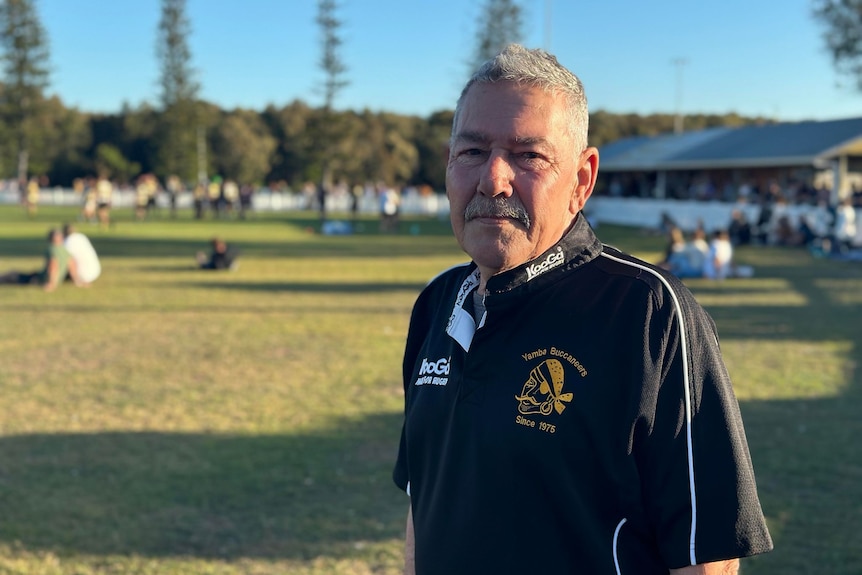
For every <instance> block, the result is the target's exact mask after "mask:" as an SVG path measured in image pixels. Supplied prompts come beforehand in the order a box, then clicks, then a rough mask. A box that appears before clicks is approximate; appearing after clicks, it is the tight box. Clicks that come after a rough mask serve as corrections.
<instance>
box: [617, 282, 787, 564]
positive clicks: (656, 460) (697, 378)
mask: <svg viewBox="0 0 862 575" xmlns="http://www.w3.org/2000/svg"><path fill="white" fill-rule="evenodd" d="M681 289H684V288H681ZM647 307H648V308H649V309H647V312H646V314H645V319H644V330H643V333H644V339H643V346H644V347H643V358H644V362H643V365H644V370H643V384H642V388H641V391H640V393H641V396H640V413H639V415H638V421H639V423H638V424H637V425H636V431H635V434H634V438H633V439H634V441H633V452H634V456H635V460H636V462H637V465H638V470H639V474H640V476H641V492H642V494H643V500H644V505H645V508H646V512H647V516H648V520H649V521H650V522H651V524H652V528H653V530H654V532H655V533H656V535H657V542H658V547H659V550H660V553H661V554H662V557H663V559H664V561H665V563H666V565H667V566H668V567H669V568H672V569H676V568H680V567H684V566H686V565H693V564H697V563H707V562H710V561H719V560H723V559H729V558H734V557H745V556H748V555H754V554H757V553H762V552H766V551H769V550H771V549H772V541H771V539H770V536H769V532H768V530H767V528H766V523H765V520H764V517H763V513H762V511H761V506H760V501H759V499H758V496H757V488H756V484H755V480H754V471H753V468H752V463H751V458H750V456H749V451H748V445H747V442H746V438H745V431H744V428H743V424H742V419H741V416H740V412H739V405H738V403H737V400H736V397H735V395H734V393H733V388H732V385H731V381H730V377H729V376H728V373H727V370H726V368H725V365H724V362H723V360H722V358H721V351H720V348H719V343H718V338H717V334H716V330H715V324H714V323H713V321H712V318H710V317H709V315H708V314H707V313H706V311H704V310H703V308H702V307H700V305H698V304H697V303H696V302H695V301H694V298H693V296H692V295H691V294H690V293H688V292H686V291H680V292H676V293H675V292H672V291H671V292H669V293H666V294H654V297H653V299H652V301H651V302H650V304H649V305H648V306H647Z"/></svg>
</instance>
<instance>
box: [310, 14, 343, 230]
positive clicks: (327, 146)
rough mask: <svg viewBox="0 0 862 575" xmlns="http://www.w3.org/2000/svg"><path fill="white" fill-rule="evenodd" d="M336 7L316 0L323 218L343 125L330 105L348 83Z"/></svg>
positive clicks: (319, 185)
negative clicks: (320, 71) (319, 74)
mask: <svg viewBox="0 0 862 575" xmlns="http://www.w3.org/2000/svg"><path fill="white" fill-rule="evenodd" d="M338 7H339V6H338V2H336V0H318V1H317V25H318V26H319V27H320V33H321V38H322V40H321V56H320V60H319V64H320V68H321V70H323V74H324V80H323V109H322V110H321V114H320V116H319V119H320V122H319V125H318V126H317V129H316V131H315V133H316V136H317V137H318V138H319V143H318V145H317V146H316V148H317V150H318V164H319V166H320V182H319V184H318V208H319V209H320V214H321V218H323V217H325V203H326V193H327V190H328V189H329V188H330V187H331V185H332V180H333V171H335V170H336V169H337V167H338V164H339V163H340V162H339V161H338V157H337V151H336V150H337V148H338V143H339V141H340V139H341V137H342V127H341V125H340V124H339V122H338V119H339V116H338V115H337V114H335V113H333V110H332V107H333V104H334V102H335V98H336V96H337V95H338V93H339V92H341V90H343V89H344V87H345V86H347V85H348V84H349V82H348V81H347V80H346V79H345V74H346V72H347V66H346V64H345V63H344V60H343V59H342V57H341V45H342V39H341V34H340V32H341V26H342V22H341V20H340V19H339V18H338V17H337V15H336V13H337V11H338Z"/></svg>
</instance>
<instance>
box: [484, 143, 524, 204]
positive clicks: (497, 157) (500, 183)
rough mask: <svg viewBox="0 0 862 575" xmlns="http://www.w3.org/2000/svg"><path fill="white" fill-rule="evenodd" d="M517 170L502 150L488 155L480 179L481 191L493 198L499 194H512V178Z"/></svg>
mask: <svg viewBox="0 0 862 575" xmlns="http://www.w3.org/2000/svg"><path fill="white" fill-rule="evenodd" d="M514 178H515V171H514V170H513V169H512V165H511V164H510V163H509V159H508V157H507V156H506V155H505V154H504V153H501V152H494V153H492V154H491V155H490V156H489V157H488V161H487V162H486V164H485V168H484V169H483V170H482V176H481V177H480V179H479V192H480V193H482V194H484V195H486V196H488V197H489V198H493V197H495V196H499V195H505V196H511V195H512V191H513V190H512V180H513V179H514Z"/></svg>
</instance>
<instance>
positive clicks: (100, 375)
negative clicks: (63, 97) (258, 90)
mask: <svg viewBox="0 0 862 575" xmlns="http://www.w3.org/2000/svg"><path fill="white" fill-rule="evenodd" d="M115 217H116V219H117V224H116V225H115V226H114V227H112V228H110V229H105V230H101V229H99V228H98V227H97V226H96V225H91V224H87V223H83V224H80V226H79V227H80V229H81V230H82V231H84V232H85V233H87V234H88V235H89V236H90V237H91V239H92V241H93V243H94V244H95V246H96V248H97V250H98V251H99V252H100V254H101V255H102V259H103V266H104V275H103V277H102V278H100V279H99V280H98V282H97V283H96V284H95V285H94V286H93V287H91V288H89V289H76V288H73V287H70V286H64V287H63V288H61V289H60V290H58V291H57V292H55V293H50V294H48V293H44V292H42V291H40V290H38V289H30V288H21V287H17V286H16V287H10V286H0V573H16V574H26V575H31V574H40V575H42V574H44V575H55V574H57V575H60V574H62V575H71V574H121V573H123V574H125V573H135V574H137V573H153V574H155V573H159V574H163V573H167V574H169V575H170V574H180V573H183V574H185V573H189V574H193V573H194V574H197V573H212V574H231V575H233V574H240V573H242V574H245V573H252V574H276V573H279V574H281V573H296V574H323V573H334V574H351V575H355V574H370V573H374V574H395V573H398V572H399V570H400V564H401V561H402V559H401V534H402V531H403V525H404V517H405V513H406V506H407V501H406V498H405V496H404V495H403V494H402V493H400V492H399V491H398V490H397V489H396V488H395V487H394V485H393V484H392V482H391V479H390V472H391V468H392V464H393V460H394V456H395V452H396V446H397V439H398V434H399V432H400V418H401V413H400V410H401V407H402V392H401V383H400V381H399V371H400V355H401V352H402V349H403V341H404V335H405V331H406V328H407V322H408V319H409V313H410V307H411V305H412V303H413V300H414V298H415V297H416V295H417V293H418V291H419V290H420V289H421V287H422V286H423V285H424V283H425V282H426V281H427V280H428V279H430V278H431V277H433V276H434V275H435V274H436V273H437V272H439V271H440V270H442V269H444V268H445V267H448V266H450V265H452V264H454V263H457V262H460V261H463V260H464V256H463V254H461V252H460V251H459V249H458V248H457V245H456V244H455V242H454V240H453V239H452V238H451V236H450V234H449V231H448V225H447V223H446V222H441V221H438V220H434V219H425V218H422V219H416V220H410V221H405V222H402V226H401V229H402V233H399V234H392V235H381V234H379V233H377V222H376V221H374V220H372V219H365V220H362V221H361V222H360V226H361V230H360V233H358V234H356V235H352V236H322V235H320V234H317V233H314V231H315V230H316V229H317V228H318V224H317V221H316V219H315V215H314V214H310V213H309V214H304V213H290V214H268V215H258V216H257V217H255V218H254V219H251V220H248V221H245V222H239V221H212V220H207V221H203V222H196V221H191V220H190V218H189V214H187V213H183V214H181V218H180V219H179V220H177V221H171V220H169V219H166V218H164V219H158V218H157V219H154V220H152V221H147V222H140V223H138V222H134V221H132V218H131V214H130V213H123V212H120V213H118V214H116V215H115ZM74 218H75V210H70V209H61V208H54V209H49V208H44V209H42V210H41V211H40V213H39V215H38V218H37V219H36V220H34V221H29V220H27V219H26V218H24V217H23V211H22V210H21V208H20V207H17V206H4V207H0V273H2V272H3V271H5V270H8V269H10V268H20V269H24V270H29V269H36V268H38V267H39V266H40V264H41V261H40V257H41V253H42V251H43V249H44V236H45V233H46V231H47V229H48V227H49V226H52V225H58V224H60V223H62V221H64V220H67V219H74ZM599 234H600V236H601V237H602V238H603V239H604V240H605V241H607V242H609V243H613V244H615V245H617V246H618V247H621V248H623V249H625V250H627V251H631V252H633V253H636V254H637V255H640V256H642V257H644V258H646V259H650V260H653V261H654V260H656V259H657V258H658V257H659V254H660V251H661V249H662V247H663V239H662V238H661V237H659V236H656V235H653V234H648V233H644V232H641V231H638V230H630V229H624V228H617V227H611V226H603V227H600V228H599ZM213 235H222V236H224V237H226V238H227V239H228V240H229V241H233V242H235V243H236V244H237V245H238V246H239V247H240V249H241V250H242V254H243V255H242V257H241V260H240V261H241V264H240V268H239V270H238V271H236V272H225V273H217V272H202V271H197V270H195V269H194V267H193V255H194V252H195V251H197V250H201V249H206V247H207V246H206V242H207V240H208V239H209V238H210V237H212V236H213ZM738 259H739V260H740V261H742V262H744V263H748V264H750V265H753V266H754V267H755V269H756V274H755V276H754V277H753V278H750V279H745V280H731V281H726V282H723V283H713V282H709V281H705V280H692V281H690V282H688V283H689V285H690V286H691V288H692V289H693V291H694V292H695V293H696V294H697V296H698V298H699V299H700V301H701V302H702V303H703V304H704V305H705V306H706V308H707V309H708V310H709V311H710V313H712V315H713V317H714V318H715V319H716V321H717V323H718V326H719V330H720V333H721V335H722V347H723V349H724V351H725V354H726V360H727V364H728V367H729V369H730V371H731V375H732V376H733V378H734V381H735V385H736V391H737V395H738V396H739V398H740V402H741V405H742V410H743V416H744V418H745V421H746V429H747V432H748V438H749V441H750V445H751V450H752V457H753V459H754V464H755V469H756V472H757V477H758V483H759V486H760V493H761V498H762V501H763V505H764V508H765V510H766V513H767V516H768V520H769V523H770V527H771V529H772V533H773V536H774V538H775V542H776V551H775V552H773V553H772V554H769V555H765V556H763V557H758V558H755V559H752V560H749V561H748V562H746V563H745V568H744V572H745V575H763V574H779V573H780V574H785V573H793V574H809V573H810V574H817V575H820V574H826V573H829V574H837V575H842V574H843V575H850V574H859V573H862V442H860V440H859V437H862V415H860V408H862V376H861V375H860V371H859V369H858V366H859V365H860V361H862V350H860V342H862V338H860V335H862V313H860V310H862V265H860V264H847V263H838V262H832V261H826V260H818V259H812V258H811V257H809V256H808V254H807V253H805V252H804V251H798V250H783V249H774V248H748V249H745V250H741V251H740V253H739V254H738Z"/></svg>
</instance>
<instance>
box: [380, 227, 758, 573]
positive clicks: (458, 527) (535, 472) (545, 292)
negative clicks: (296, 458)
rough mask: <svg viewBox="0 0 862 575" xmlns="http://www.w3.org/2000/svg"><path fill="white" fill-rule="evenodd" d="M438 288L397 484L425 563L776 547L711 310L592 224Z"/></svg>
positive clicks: (603, 559) (713, 554)
mask: <svg viewBox="0 0 862 575" xmlns="http://www.w3.org/2000/svg"><path fill="white" fill-rule="evenodd" d="M476 285H478V272H477V269H476V266H475V265H474V264H468V265H465V266H460V267H457V268H453V269H451V270H449V271H447V272H445V273H443V274H441V275H440V276H439V277H437V278H436V279H435V280H434V281H432V282H431V284H429V285H428V286H427V287H426V289H425V290H424V291H423V292H422V294H421V295H420V296H419V298H418V300H417V302H416V305H415V307H414V310H413V315H412V318H411V324H410V331H409V334H408V339H407V346H406V351H405V356H404V364H403V377H404V389H405V424H404V429H403V431H402V437H401V446H400V450H399V454H398V462H397V464H396V467H395V472H394V479H395V482H396V484H397V485H399V486H400V487H401V488H402V489H405V490H407V491H408V493H409V494H410V497H411V505H412V507H413V521H414V532H415V541H416V572H417V574H418V575H428V574H437V573H440V574H444V573H445V574H447V575H457V574H459V573H464V574H467V573H471V574H472V573H542V574H543V575H554V574H557V573H559V574H563V573H565V574H571V573H588V574H590V575H601V574H604V573H607V574H626V573H629V574H633V573H637V574H639V575H644V574H652V573H664V574H666V573H667V570H668V568H679V567H683V566H685V565H689V564H694V563H704V562H709V561H716V560H720V559H727V558H730V557H742V556H746V555H751V554H755V553H760V552H763V551H767V550H769V549H771V545H772V543H771V540H770V538H769V534H768V531H767V529H766V526H765V522H764V519H763V515H762V512H761V509H760V504H759V502H758V498H757V493H756V488H755V483H754V476H753V471H752V467H751V462H750V459H749V455H748V448H747V445H746V443H745V436H744V432H743V428H742V422H741V419H740V416H739V410H738V405H737V402H736V399H735V397H734V395H733V391H732V388H731V383H730V379H729V377H728V375H727V372H726V370H725V368H724V365H723V363H722V360H721V355H720V351H719V347H718V340H717V336H716V332H715V326H714V324H713V322H712V319H711V318H710V317H709V316H708V315H707V314H706V312H705V311H704V310H703V309H702V308H701V307H700V306H699V305H698V304H697V303H696V301H695V300H694V297H693V296H692V295H691V293H690V292H689V291H688V290H687V289H686V288H685V287H684V286H683V285H682V283H680V282H679V281H678V280H676V279H675V278H673V277H672V276H670V275H669V274H666V273H664V272H662V271H660V270H658V269H656V268H655V267H654V266H651V265H649V264H647V263H645V262H642V261H639V260H637V259H635V258H632V257H631V256H628V255H625V254H623V253H621V252H619V251H617V250H614V249H612V248H609V247H607V246H603V245H602V244H601V243H600V242H599V241H598V239H597V238H596V236H595V234H594V233H593V231H592V229H591V228H590V226H589V224H588V223H587V222H586V219H585V218H583V217H579V218H578V219H577V220H576V222H575V224H574V225H573V227H572V229H571V230H570V232H569V233H568V234H567V235H566V236H565V237H564V238H563V239H562V240H561V241H560V242H559V243H558V244H556V245H555V246H553V247H551V248H550V249H549V250H548V251H547V252H545V253H544V254H542V255H540V256H539V257H538V258H536V259H535V260H532V261H530V262H527V263H526V264H524V265H522V266H519V267H517V268H515V269H512V270H509V271H507V272H504V273H501V274H498V275H496V276H493V277H492V278H490V279H489V280H488V282H487V285H486V289H487V295H486V297H485V298H484V304H485V308H486V311H485V313H484V314H483V315H482V317H475V315H476V314H474V313H473V309H472V298H471V297H470V295H471V294H472V292H473V290H474V289H475V287H476Z"/></svg>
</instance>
